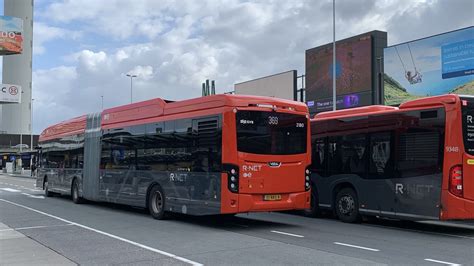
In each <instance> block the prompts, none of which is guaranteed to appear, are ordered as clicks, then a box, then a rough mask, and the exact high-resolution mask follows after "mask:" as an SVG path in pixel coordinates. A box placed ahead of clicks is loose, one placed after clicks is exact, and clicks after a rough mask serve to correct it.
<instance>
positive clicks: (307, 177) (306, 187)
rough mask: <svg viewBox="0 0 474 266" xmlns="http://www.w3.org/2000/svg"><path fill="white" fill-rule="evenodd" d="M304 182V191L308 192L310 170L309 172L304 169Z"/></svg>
mask: <svg viewBox="0 0 474 266" xmlns="http://www.w3.org/2000/svg"><path fill="white" fill-rule="evenodd" d="M304 173H305V178H304V179H305V180H304V181H305V182H304V189H305V190H306V191H308V190H310V189H311V182H310V177H311V170H309V169H308V168H306V170H305V172H304Z"/></svg>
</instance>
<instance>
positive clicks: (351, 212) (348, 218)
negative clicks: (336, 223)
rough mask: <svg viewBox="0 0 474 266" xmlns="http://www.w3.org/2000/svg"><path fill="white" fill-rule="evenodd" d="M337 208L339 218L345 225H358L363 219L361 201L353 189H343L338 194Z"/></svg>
mask: <svg viewBox="0 0 474 266" xmlns="http://www.w3.org/2000/svg"><path fill="white" fill-rule="evenodd" d="M335 208H336V215H337V217H338V218H339V220H341V221H343V222H345V223H356V222H359V221H360V219H361V216H360V214H359V200H358V198H357V194H356V192H355V191H354V190H353V189H352V188H343V189H341V190H340V191H339V192H338V193H337V196H336V204H335Z"/></svg>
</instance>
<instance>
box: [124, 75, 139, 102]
mask: <svg viewBox="0 0 474 266" xmlns="http://www.w3.org/2000/svg"><path fill="white" fill-rule="evenodd" d="M126 76H127V77H129V78H130V103H133V78H136V77H137V75H133V74H127V75H126Z"/></svg>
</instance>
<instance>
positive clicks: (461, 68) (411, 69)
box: [383, 27, 474, 105]
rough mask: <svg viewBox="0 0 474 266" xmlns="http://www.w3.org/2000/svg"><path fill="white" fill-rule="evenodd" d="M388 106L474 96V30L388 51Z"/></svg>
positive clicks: (386, 55)
mask: <svg viewBox="0 0 474 266" xmlns="http://www.w3.org/2000/svg"><path fill="white" fill-rule="evenodd" d="M383 61H384V72H385V73H384V86H383V87H384V98H385V104H387V105H398V104H400V103H402V102H405V101H407V100H413V99H416V98H420V97H426V96H432V95H441V94H448V93H455V94H464V95H474V27H468V28H464V29H460V30H456V31H452V32H448V33H443V34H440V35H435V36H432V37H428V38H424V39H420V40H416V41H411V42H407V43H402V44H397V45H393V46H390V47H387V48H385V49H384V60H383Z"/></svg>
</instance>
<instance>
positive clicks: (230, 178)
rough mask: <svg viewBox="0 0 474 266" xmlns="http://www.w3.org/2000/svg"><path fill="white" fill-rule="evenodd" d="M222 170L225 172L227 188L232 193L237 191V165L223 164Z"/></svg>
mask: <svg viewBox="0 0 474 266" xmlns="http://www.w3.org/2000/svg"><path fill="white" fill-rule="evenodd" d="M224 172H225V173H226V174H227V188H228V189H229V190H230V191H231V192H234V193H238V192H239V167H238V166H236V165H232V164H224Z"/></svg>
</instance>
